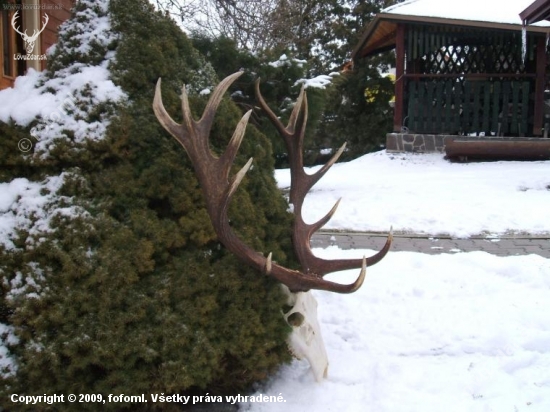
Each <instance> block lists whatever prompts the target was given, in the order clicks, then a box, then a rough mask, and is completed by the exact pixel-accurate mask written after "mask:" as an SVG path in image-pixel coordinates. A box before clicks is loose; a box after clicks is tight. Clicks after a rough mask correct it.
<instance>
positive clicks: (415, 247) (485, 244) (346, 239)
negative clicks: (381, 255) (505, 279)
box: [311, 231, 550, 258]
mask: <svg viewBox="0 0 550 412" xmlns="http://www.w3.org/2000/svg"><path fill="white" fill-rule="evenodd" d="M385 240H386V235H385V234H383V233H355V232H330V231H326V232H325V231H323V232H319V233H316V234H315V235H314V236H313V238H312V239H311V246H312V247H322V248H324V247H328V246H330V245H337V246H338V247H340V248H341V249H372V250H379V249H380V248H381V247H382V246H383V245H384V243H385ZM391 250H392V251H411V252H420V253H427V254H431V255H434V254H440V253H461V252H472V251H483V252H487V253H491V254H494V255H498V256H512V255H528V254H537V255H540V256H543V257H545V258H550V234H548V235H546V236H537V235H533V236H529V235H522V236H501V237H481V236H479V237H471V238H467V239H455V238H451V237H436V236H433V237H431V236H422V235H410V234H394V240H393V243H392V248H391Z"/></svg>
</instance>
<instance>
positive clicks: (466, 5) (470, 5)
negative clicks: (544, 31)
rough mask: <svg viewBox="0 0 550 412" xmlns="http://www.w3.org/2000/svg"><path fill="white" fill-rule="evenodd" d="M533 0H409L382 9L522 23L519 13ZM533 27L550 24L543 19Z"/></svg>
mask: <svg viewBox="0 0 550 412" xmlns="http://www.w3.org/2000/svg"><path fill="white" fill-rule="evenodd" d="M533 1H534V0H513V1H502V0H484V1H478V0H461V1H456V0H410V1H405V2H403V3H399V4H396V5H394V6H391V7H388V8H386V9H384V10H382V11H381V12H382V13H394V14H401V15H408V16H425V17H439V18H446V19H458V20H473V21H485V22H493V23H507V24H521V23H522V22H521V19H520V17H519V14H520V13H521V12H522V11H523V10H525V9H526V8H527V7H529V6H530V5H531V3H533ZM533 25H534V26H550V22H548V21H541V22H539V23H535V24H533Z"/></svg>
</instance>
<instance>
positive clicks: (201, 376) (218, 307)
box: [0, 0, 292, 410]
mask: <svg viewBox="0 0 550 412" xmlns="http://www.w3.org/2000/svg"><path fill="white" fill-rule="evenodd" d="M110 17H111V19H112V22H113V24H114V27H115V30H116V32H118V33H119V34H120V36H119V37H118V38H116V39H115V41H114V43H113V42H108V44H102V47H103V49H102V50H99V48H98V49H97V50H96V49H95V48H94V49H93V52H92V58H89V57H87V56H84V55H82V56H80V55H75V54H74V53H72V52H71V53H65V52H64V50H65V49H64V48H65V47H66V46H65V45H68V44H69V43H70V42H71V41H72V38H73V37H74V33H73V32H71V31H65V32H64V33H63V34H62V37H61V40H60V43H59V45H58V46H57V48H56V51H55V56H56V62H55V63H52V67H50V69H49V70H50V72H49V73H50V75H51V76H55V73H56V72H57V71H60V70H63V69H64V67H66V66H67V65H69V64H74V61H72V60H71V59H81V60H82V62H83V64H94V63H96V62H97V61H98V58H97V57H94V56H100V55H105V53H106V50H110V49H112V50H115V49H116V51H117V57H116V62H115V63H114V65H113V67H112V68H111V69H112V73H113V81H114V82H115V83H116V84H118V85H120V86H121V87H122V88H123V90H124V91H125V92H126V93H127V95H128V97H129V99H128V103H127V104H125V105H121V106H120V107H117V112H116V118H115V119H114V120H112V123H111V125H110V126H109V128H108V133H107V136H106V137H105V139H104V140H102V141H96V142H87V143H86V144H85V150H84V149H82V148H81V149H80V150H74V148H72V147H71V146H69V145H68V144H65V143H61V144H59V145H58V146H57V147H56V148H55V149H54V150H52V152H51V153H52V154H51V156H50V157H48V158H45V159H37V158H36V159H29V158H27V157H24V156H22V155H21V154H20V152H16V149H15V148H14V146H15V145H16V144H17V142H18V141H19V139H20V136H23V135H25V134H24V132H22V131H21V130H20V129H19V128H15V127H12V126H9V125H4V124H0V133H2V134H3V135H4V134H5V135H6V136H7V138H4V136H3V138H2V141H1V142H2V143H1V144H0V154H2V157H1V159H2V160H1V162H2V168H0V170H1V171H2V172H1V173H2V174H1V179H2V181H10V180H12V179H14V178H16V177H20V176H26V177H28V178H29V179H37V180H38V179H41V178H43V177H45V176H47V175H50V174H52V173H60V172H70V173H69V174H68V178H67V179H66V181H65V185H64V186H63V188H62V190H61V192H60V194H61V195H63V196H66V197H67V199H71V201H72V202H73V204H74V205H76V206H78V207H80V208H81V209H82V210H85V213H82V214H80V215H79V216H78V217H72V218H71V217H67V216H65V217H64V216H62V215H59V216H57V217H55V218H54V219H53V220H52V223H51V224H52V226H53V227H54V228H55V231H53V232H50V233H47V234H44V233H38V234H33V233H21V234H20V240H19V241H18V243H17V245H18V248H17V249H14V250H10V251H8V250H0V255H1V261H2V264H1V266H0V273H1V274H2V275H3V278H4V281H3V283H2V297H3V298H2V302H0V316H1V319H2V321H3V322H4V323H6V324H9V325H11V326H13V328H14V331H15V336H16V337H17V338H18V342H14V341H12V343H11V344H10V345H9V346H10V350H11V355H12V357H13V358H14V359H15V360H16V361H17V365H18V371H17V374H16V375H14V376H11V377H7V378H5V379H4V385H3V386H4V387H3V393H2V406H3V407H5V408H7V409H9V410H19V409H21V410H24V409H25V408H24V407H22V406H21V405H14V404H13V403H11V402H9V398H8V397H7V396H6V393H25V394H28V395H33V394H34V395H38V394H44V393H48V394H52V393H66V394H67V393H102V394H104V395H105V394H108V393H114V394H117V393H125V394H140V393H154V392H165V393H179V394H185V393H193V392H197V391H199V392H200V391H202V392H203V393H204V392H210V394H216V395H218V394H220V395H221V394H224V393H232V394H234V393H237V392H238V391H244V390H246V389H247V388H249V387H250V385H251V384H252V383H253V382H255V381H258V380H261V379H264V378H266V377H267V376H268V375H269V374H270V373H272V372H273V371H274V370H275V369H276V368H277V367H278V366H279V365H280V364H281V363H282V362H285V361H288V360H289V359H290V357H289V354H288V350H287V348H286V344H285V339H286V336H287V334H288V332H289V328H288V326H287V325H286V323H285V322H284V320H283V318H282V316H281V315H280V309H281V306H282V303H283V297H282V294H281V292H280V288H279V285H278V284H277V283H276V282H275V281H273V280H272V279H271V278H269V277H267V276H264V275H262V274H261V273H258V272H256V271H254V270H251V269H248V268H245V267H243V265H242V264H240V263H239V261H238V260H237V259H236V258H235V257H233V256H231V255H230V254H228V253H227V252H226V251H225V249H224V248H223V247H222V246H221V245H220V244H219V243H218V242H217V240H216V237H215V234H214V232H213V229H212V227H211V225H210V222H209V220H208V217H207V214H206V211H205V207H204V202H203V198H202V193H201V190H200V187H199V186H198V183H197V181H196V179H195V177H194V174H193V171H192V168H191V165H190V163H189V161H188V158H187V155H186V154H185V152H184V150H183V149H182V148H181V146H179V145H178V144H177V143H176V142H175V140H174V139H173V138H172V137H171V136H169V135H168V134H167V133H166V132H165V131H164V129H162V127H161V126H160V125H159V123H158V121H157V120H156V118H155V116H154V114H153V112H152V109H151V104H152V100H153V92H154V87H155V83H156V81H157V79H158V78H159V77H162V79H163V100H164V104H165V106H166V108H167V110H168V111H169V112H170V113H171V114H173V116H174V118H175V119H176V120H177V119H178V118H179V117H180V115H179V112H180V100H179V97H178V93H179V89H180V88H181V86H182V84H183V83H187V84H189V85H193V86H196V87H197V90H200V89H201V88H203V87H206V86H210V87H211V86H212V85H213V83H215V82H216V81H217V80H216V78H215V74H214V72H213V70H212V69H211V68H210V66H209V64H208V63H207V62H206V61H205V60H204V59H203V58H202V57H201V56H200V54H199V53H198V52H197V51H196V50H195V49H194V48H193V46H192V44H191V42H190V41H189V40H188V39H187V38H186V36H185V35H184V34H183V33H182V32H181V31H180V30H179V29H178V27H177V26H176V25H175V24H174V23H173V22H172V21H171V20H169V19H167V18H166V17H165V16H163V15H161V14H158V13H154V12H153V11H152V10H151V8H150V7H149V6H148V3H147V2H146V1H144V0H143V1H135V0H134V1H130V0H113V1H111V5H110ZM71 36H73V37H71ZM98 44H99V43H98ZM67 47H69V46H67ZM50 60H52V59H50ZM50 60H49V61H50ZM52 61H53V60H52ZM79 61H80V60H79ZM71 62H72V63H71ZM193 91H194V89H193V88H191V90H190V94H191V104H192V106H193V107H194V108H195V110H196V113H195V114H196V115H198V114H199V113H200V109H201V108H202V107H203V106H204V104H205V101H204V98H202V97H201V96H200V95H198V94H197V93H193ZM239 118H240V111H239V109H238V108H237V107H236V106H235V105H234V104H233V103H232V102H230V101H229V100H225V101H224V102H222V104H221V106H220V109H219V111H218V113H217V118H216V122H215V125H214V127H213V130H212V133H211V137H212V145H213V146H214V148H216V149H217V150H222V149H223V148H224V147H225V144H226V143H227V141H228V140H229V138H230V137H231V135H232V133H233V130H234V127H235V125H236V124H237V122H238V120H239ZM27 136H28V135H27ZM4 154H6V156H4ZM249 157H254V166H255V167H254V168H253V169H252V170H251V171H250V172H249V173H248V174H247V177H246V178H245V180H244V181H243V183H242V185H241V186H242V187H241V188H240V189H239V190H238V192H237V193H236V195H235V198H234V200H233V204H232V207H231V210H230V218H231V222H232V224H233V225H234V227H235V230H236V231H237V232H238V233H239V235H240V236H241V237H242V238H243V239H244V240H245V241H246V242H247V243H249V244H250V245H252V246H253V247H255V248H256V249H257V250H260V251H263V252H266V253H267V252H269V251H272V252H273V254H274V258H275V259H276V260H277V261H278V262H280V263H283V264H285V263H286V264H291V265H292V259H291V258H289V257H288V254H289V250H290V233H289V227H290V215H289V214H288V213H287V212H286V208H287V205H286V203H285V201H284V199H283V198H282V196H280V194H279V192H278V190H277V188H276V185H275V182H274V178H273V158H272V152H271V147H270V144H269V140H267V139H266V137H265V136H264V135H262V134H261V133H259V132H258V131H257V130H256V129H255V128H254V127H253V126H250V127H249V129H248V131H247V134H246V136H245V139H244V141H243V144H242V147H241V149H240V153H239V155H238V157H237V159H236V162H235V163H236V164H235V169H237V168H238V167H239V166H242V165H243V164H244V163H245V162H246V160H247V159H248V158H249ZM27 166H28V167H29V168H28V169H27ZM39 238H41V239H39ZM146 406H147V405H146V404H145V405H121V404H105V405H101V409H102V410H103V409H105V410H140V409H138V407H141V408H142V409H143V410H148V409H147V408H146ZM158 406H159V405H157V407H158ZM40 408H42V409H40ZM71 408H72V409H71ZM86 408H88V410H97V407H96V406H95V405H93V404H78V403H77V404H68V403H66V404H64V407H63V410H86ZM150 408H151V406H149V409H150ZM32 409H33V410H49V409H48V406H47V405H41V406H39V407H36V405H35V406H33V408H32ZM54 409H55V408H52V409H51V410H54Z"/></svg>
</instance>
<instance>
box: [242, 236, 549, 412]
mask: <svg viewBox="0 0 550 412" xmlns="http://www.w3.org/2000/svg"><path fill="white" fill-rule="evenodd" d="M315 253H316V254H319V255H322V256H323V257H325V258H331V259H334V258H342V257H343V258H352V257H354V258H357V257H361V256H363V254H366V255H367V256H369V255H371V254H373V253H374V252H373V251H369V250H367V251H363V250H355V251H349V250H340V249H338V248H336V247H329V248H328V249H325V250H322V249H316V250H315ZM357 272H358V271H348V272H342V273H339V274H337V275H332V276H331V277H330V279H331V280H333V281H338V282H342V283H347V282H351V281H352V280H354V279H355V277H356V276H357V275H358V273H357ZM315 296H316V298H317V300H318V302H319V307H318V312H319V320H320V323H321V329H322V331H323V339H324V340H325V343H326V346H327V351H328V356H329V362H330V366H329V371H328V379H326V380H325V381H324V382H322V383H320V384H319V383H316V382H315V381H314V379H313V377H312V375H311V372H310V371H309V366H308V364H307V362H305V361H294V362H293V363H292V364H291V365H290V366H285V367H283V368H282V369H281V371H280V372H279V373H278V375H277V376H275V377H274V378H273V379H272V380H271V382H269V383H268V384H267V385H266V386H264V387H262V388H260V389H258V392H259V393H261V394H265V395H268V396H279V394H280V395H281V396H282V397H283V398H284V400H285V403H284V404H281V403H254V404H252V403H251V404H242V405H241V407H242V408H243V410H245V411H250V412H258V411H262V412H268V411H281V410H284V411H285V412H303V411H320V412H325V411H326V412H328V411H338V410H342V411H349V412H362V411H365V410H369V411H372V412H396V411H403V410H406V411H408V412H425V411H449V412H465V411H473V412H485V411H508V410H509V411H531V412H547V411H548V410H550V375H549V374H548V371H549V370H550V261H549V260H548V259H544V258H542V257H540V256H537V255H529V256H511V257H498V256H493V255H489V254H487V253H484V252H471V253H460V254H442V255H425V254H419V253H411V252H393V253H391V252H390V254H389V255H387V256H386V258H385V259H384V260H383V261H382V262H380V263H378V264H377V265H376V266H373V267H371V268H370V269H367V278H366V280H365V283H364V285H363V287H362V288H361V289H359V291H357V292H356V293H353V294H351V295H339V294H335V293H329V292H320V291H316V292H315ZM365 408H366V409H365Z"/></svg>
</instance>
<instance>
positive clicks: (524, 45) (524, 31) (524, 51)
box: [521, 20, 527, 64]
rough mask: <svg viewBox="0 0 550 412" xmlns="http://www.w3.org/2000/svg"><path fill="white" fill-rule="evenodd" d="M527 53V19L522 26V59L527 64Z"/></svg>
mask: <svg viewBox="0 0 550 412" xmlns="http://www.w3.org/2000/svg"><path fill="white" fill-rule="evenodd" d="M526 54H527V21H526V20H524V21H523V25H522V27H521V61H522V62H523V64H525V55H526Z"/></svg>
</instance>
